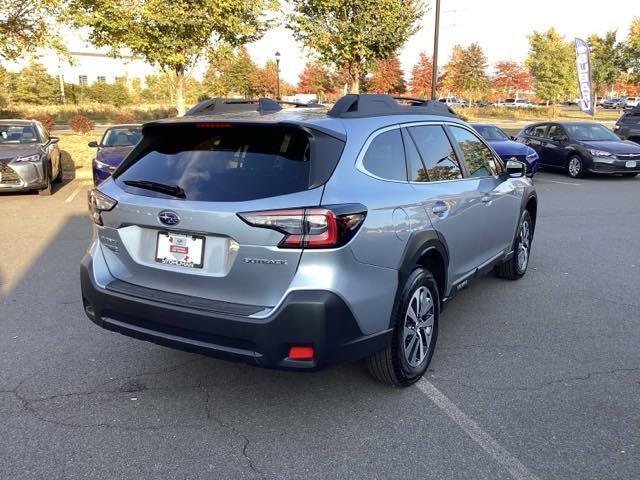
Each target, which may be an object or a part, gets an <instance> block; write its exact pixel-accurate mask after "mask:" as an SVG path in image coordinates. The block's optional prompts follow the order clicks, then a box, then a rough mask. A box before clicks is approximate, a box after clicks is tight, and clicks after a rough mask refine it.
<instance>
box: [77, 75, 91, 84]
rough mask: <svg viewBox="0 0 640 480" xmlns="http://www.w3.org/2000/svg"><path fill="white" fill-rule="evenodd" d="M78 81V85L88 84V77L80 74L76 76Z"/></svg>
mask: <svg viewBox="0 0 640 480" xmlns="http://www.w3.org/2000/svg"><path fill="white" fill-rule="evenodd" d="M78 83H79V84H80V85H89V79H88V78H87V76H86V75H80V76H79V77H78Z"/></svg>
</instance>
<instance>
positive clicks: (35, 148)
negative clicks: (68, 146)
mask: <svg viewBox="0 0 640 480" xmlns="http://www.w3.org/2000/svg"><path fill="white" fill-rule="evenodd" d="M61 181H62V162H61V156H60V149H59V148H58V137H52V136H50V135H49V132H47V130H46V129H45V128H44V126H43V125H42V124H41V123H40V122H37V121H35V120H1V121H0V192H15V191H26V190H38V192H39V193H40V194H41V195H51V192H52V183H53V182H61Z"/></svg>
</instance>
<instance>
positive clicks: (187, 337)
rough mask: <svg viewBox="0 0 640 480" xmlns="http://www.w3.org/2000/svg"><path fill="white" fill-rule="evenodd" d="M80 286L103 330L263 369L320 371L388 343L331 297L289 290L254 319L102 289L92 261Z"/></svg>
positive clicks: (150, 294)
mask: <svg viewBox="0 0 640 480" xmlns="http://www.w3.org/2000/svg"><path fill="white" fill-rule="evenodd" d="M80 281H81V287H82V300H83V304H84V308H85V312H86V314H87V316H88V317H89V319H91V321H93V322H94V323H95V324H97V325H99V326H100V327H102V328H105V329H107V330H111V331H114V332H119V333H121V334H124V335H127V336H130V337H134V338H138V339H141V340H147V341H151V342H154V343H157V344H160V345H164V346H167V347H172V348H177V349H180V350H185V351H190V352H195V353H200V354H205V355H209V356H212V357H217V358H222V359H227V360H235V361H243V362H247V363H250V364H253V365H258V366H262V367H267V368H278V369H285V370H318V369H321V368H323V367H327V366H329V365H333V364H336V363H341V362H345V361H350V360H357V359H361V358H363V357H365V356H367V355H369V354H371V353H373V352H375V351H377V350H379V349H381V348H383V347H384V346H385V345H386V344H387V343H388V342H389V341H390V338H391V331H390V330H385V331H382V332H380V333H377V334H374V335H363V333H362V331H361V330H360V328H359V326H358V324H357V322H356V320H355V318H354V317H353V314H352V313H351V310H350V309H349V307H348V306H347V305H346V304H345V303H344V301H343V300H342V299H341V298H340V297H338V296H337V295H335V294H334V293H332V292H328V291H322V290H307V291H296V292H292V293H291V294H289V295H288V296H287V297H286V298H285V300H284V302H283V303H282V305H281V306H279V307H278V309H277V310H276V311H275V312H273V313H272V314H271V315H269V316H268V317H267V318H251V317H248V316H243V315H238V314H234V313H229V312H230V311H233V309H234V308H235V309H236V310H238V308H239V307H238V306H237V305H236V306H234V304H225V302H201V303H194V302H193V297H183V298H182V299H180V298H178V297H180V296H179V295H176V294H170V296H165V297H164V298H163V297H160V296H159V295H158V293H159V292H158V291H156V290H151V289H145V288H144V287H137V286H134V285H131V287H132V288H131V289H130V291H129V292H127V289H126V288H124V287H126V285H123V283H124V282H120V281H115V282H117V283H114V288H113V289H110V288H109V285H107V288H100V287H98V286H97V285H96V284H95V283H94V281H93V272H92V264H91V257H89V256H87V257H85V258H84V259H83V261H82V264H81V267H80ZM132 293H133V295H132ZM159 298H160V299H161V300H160V301H159V300H158V299H159ZM169 298H170V299H171V303H169V302H167V300H168V299H169ZM216 309H217V310H219V311H215V310H216ZM253 310H254V309H253ZM243 313H245V314H246V312H243ZM293 345H307V346H312V347H313V350H314V356H313V359H311V360H295V359H291V358H288V352H289V348H290V347H291V346H293Z"/></svg>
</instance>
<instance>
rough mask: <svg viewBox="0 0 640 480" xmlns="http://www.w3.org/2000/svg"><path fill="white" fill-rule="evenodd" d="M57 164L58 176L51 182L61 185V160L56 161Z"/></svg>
mask: <svg viewBox="0 0 640 480" xmlns="http://www.w3.org/2000/svg"><path fill="white" fill-rule="evenodd" d="M58 164H59V165H60V166H59V167H58V175H56V178H55V179H54V180H53V182H54V183H62V175H63V172H62V159H60V160H58Z"/></svg>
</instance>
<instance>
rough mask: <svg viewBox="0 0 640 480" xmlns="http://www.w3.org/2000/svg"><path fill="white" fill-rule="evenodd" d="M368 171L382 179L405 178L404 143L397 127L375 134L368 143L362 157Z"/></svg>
mask: <svg viewBox="0 0 640 480" xmlns="http://www.w3.org/2000/svg"><path fill="white" fill-rule="evenodd" d="M362 166H363V167H364V168H365V170H367V171H368V172H369V173H371V174H373V175H375V176H376V177H379V178H382V179H384V180H396V181H406V180H407V166H406V163H405V154H404V144H403V142H402V134H401V133H400V129H399V128H394V129H393V130H388V131H386V132H383V133H381V134H379V135H377V136H376V137H375V138H374V139H373V140H372V141H371V143H370V144H369V148H367V152H366V153H365V155H364V158H363V159H362Z"/></svg>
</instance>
